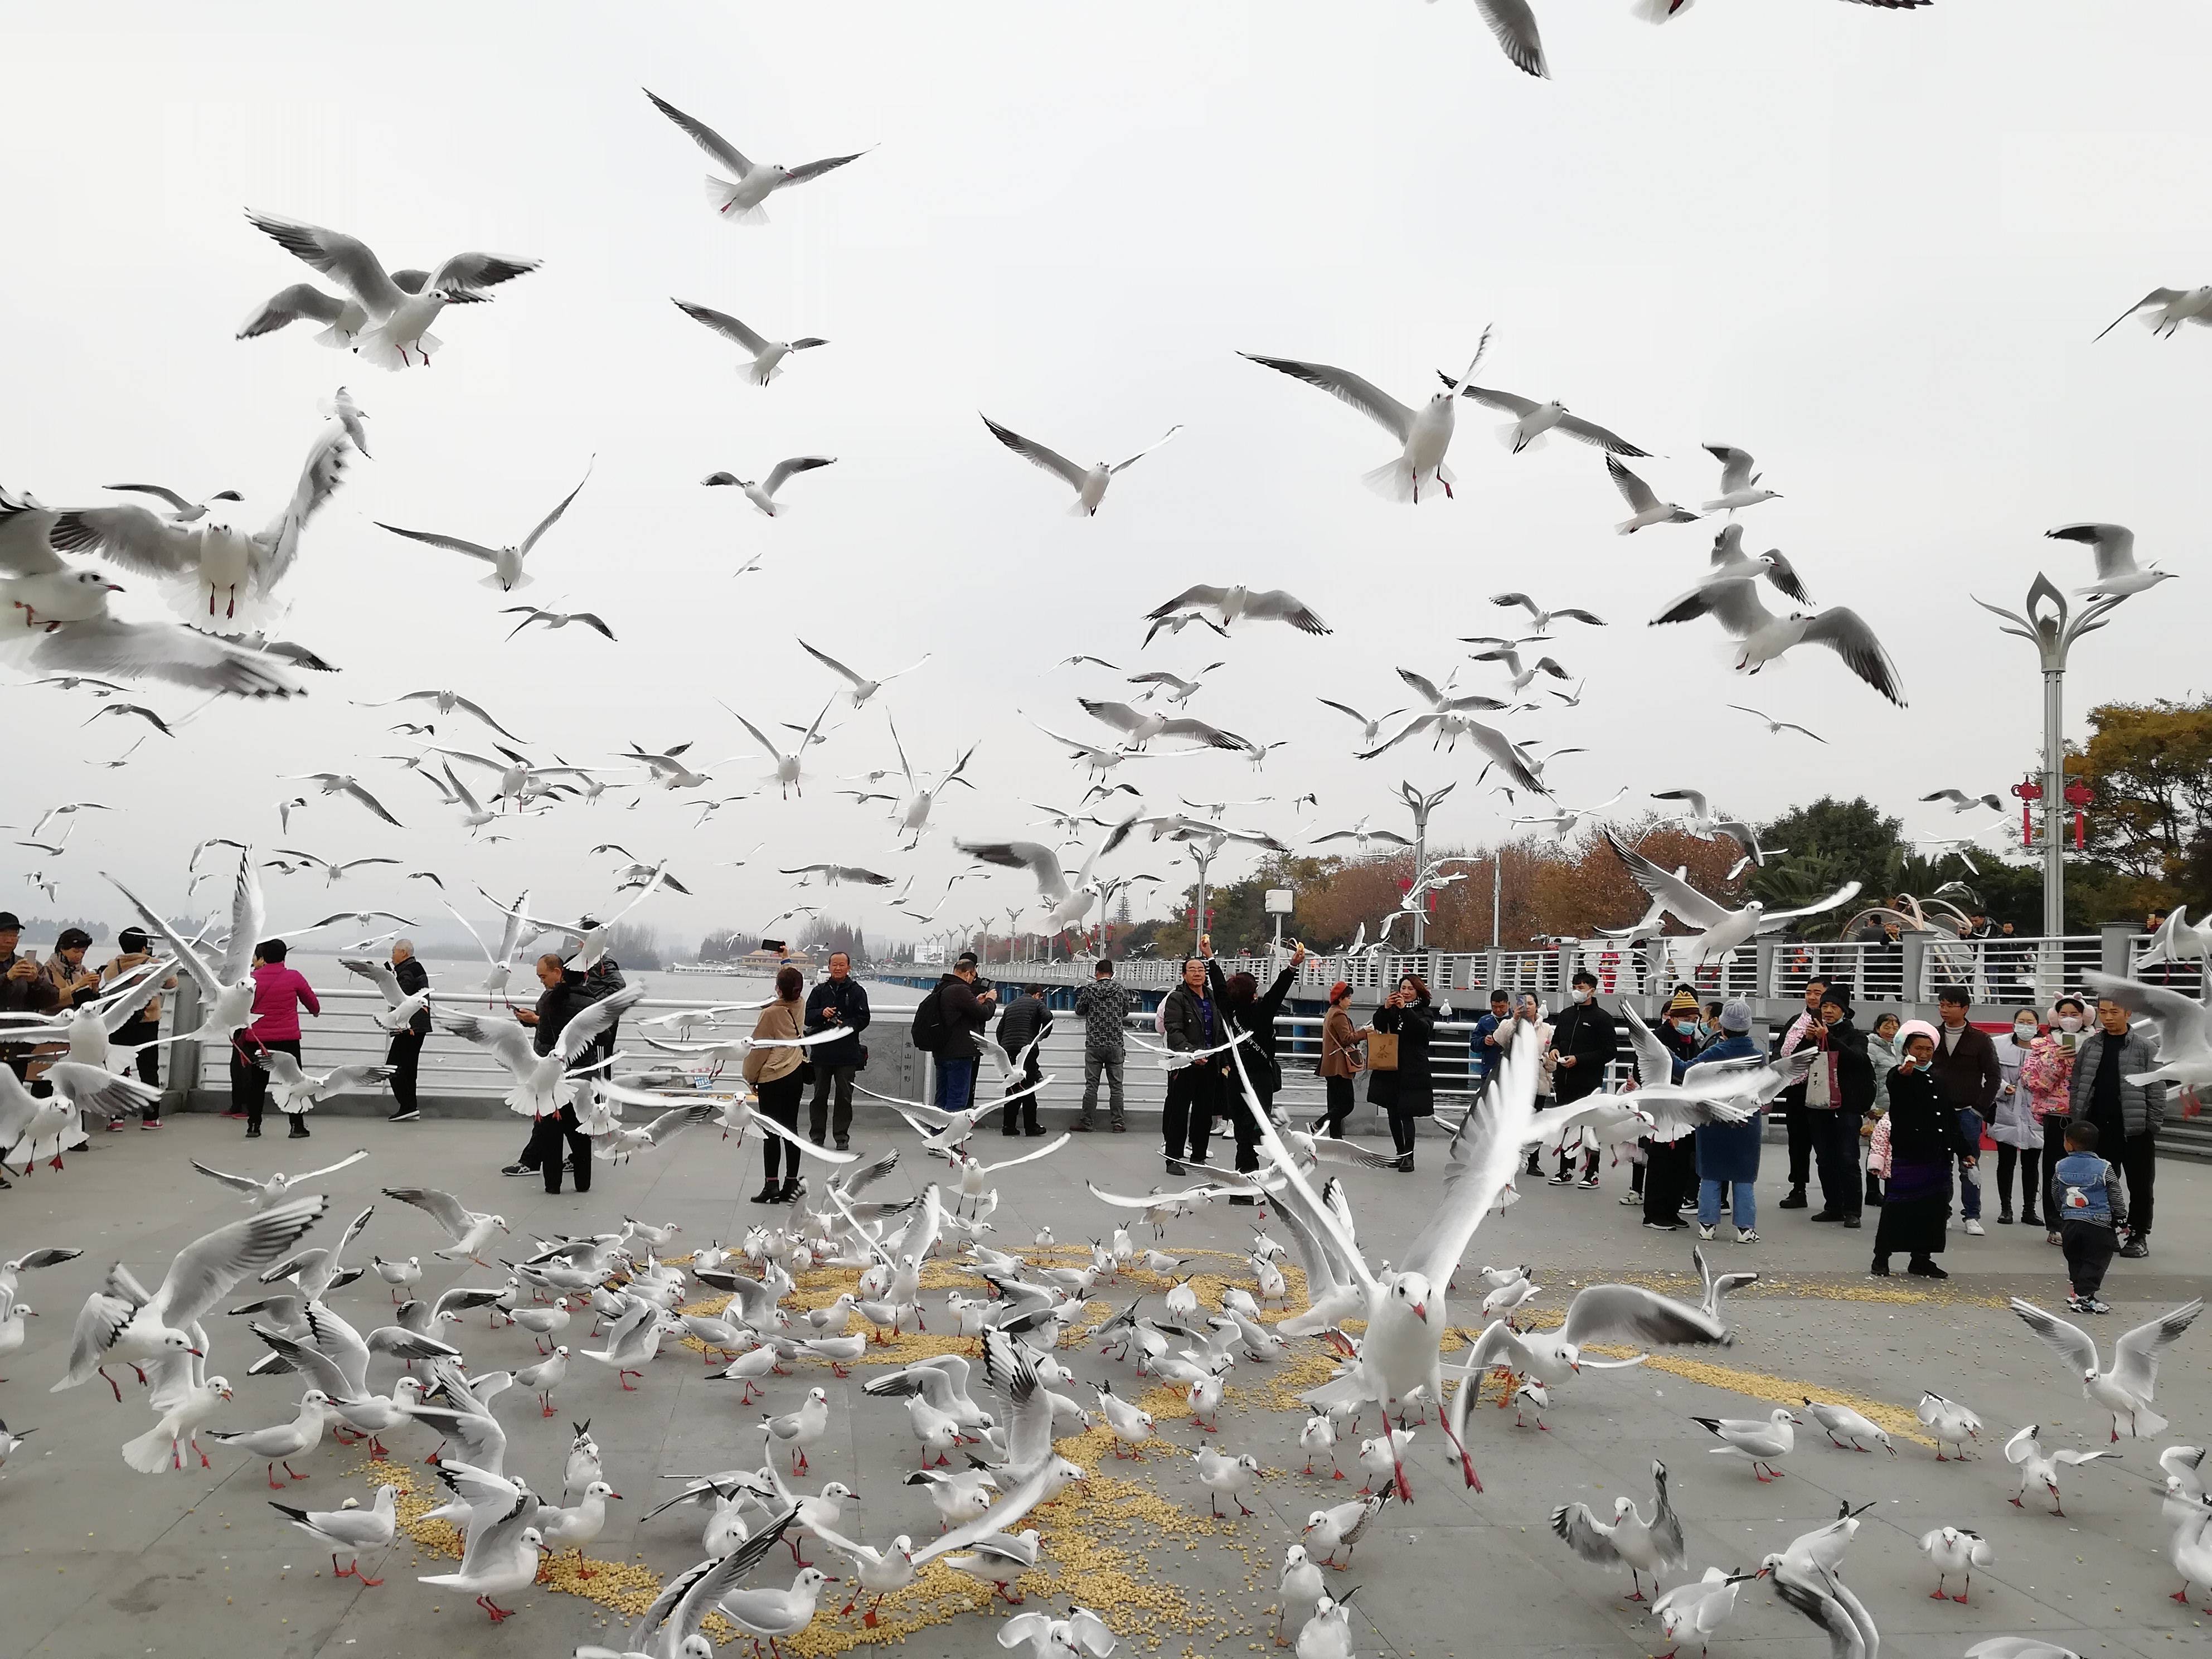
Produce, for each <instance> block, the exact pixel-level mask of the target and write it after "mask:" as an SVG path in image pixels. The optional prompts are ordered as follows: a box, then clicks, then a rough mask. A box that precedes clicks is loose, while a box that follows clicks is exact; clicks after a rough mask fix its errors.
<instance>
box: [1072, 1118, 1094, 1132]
mask: <svg viewBox="0 0 2212 1659" xmlns="http://www.w3.org/2000/svg"><path fill="white" fill-rule="evenodd" d="M1097 1127H1098V1126H1097V1124H1095V1123H1093V1122H1092V1121H1091V1120H1090V1119H1089V1118H1087V1117H1079V1118H1078V1119H1076V1120H1075V1121H1074V1122H1073V1123H1071V1124H1069V1125H1068V1126H1067V1129H1068V1133H1070V1134H1079V1135H1087V1134H1089V1133H1091V1131H1092V1130H1093V1129H1095V1128H1097Z"/></svg>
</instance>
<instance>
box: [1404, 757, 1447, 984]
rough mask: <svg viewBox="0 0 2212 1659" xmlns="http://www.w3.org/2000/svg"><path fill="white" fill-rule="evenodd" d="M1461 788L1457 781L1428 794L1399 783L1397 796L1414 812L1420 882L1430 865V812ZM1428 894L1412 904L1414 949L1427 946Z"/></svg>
mask: <svg viewBox="0 0 2212 1659" xmlns="http://www.w3.org/2000/svg"><path fill="white" fill-rule="evenodd" d="M1458 787H1459V785H1458V784H1457V783H1455V782H1454V783H1448V784H1446V785H1445V786H1444V787H1443V788H1441V789H1436V790H1431V792H1430V793H1427V794H1423V793H1421V792H1420V791H1419V790H1418V789H1416V788H1414V787H1413V785H1412V784H1411V783H1401V784H1400V785H1399V786H1398V798H1399V799H1401V800H1402V801H1404V802H1405V803H1406V805H1407V809H1408V810H1409V811H1411V812H1412V813H1413V879H1414V881H1415V883H1416V884H1419V881H1420V879H1421V878H1422V876H1423V875H1425V873H1426V872H1427V871H1428V867H1429V814H1430V813H1431V812H1432V811H1435V810H1436V805H1437V802H1438V801H1440V800H1442V799H1443V798H1444V797H1445V796H1446V795H1449V793H1451V792H1452V791H1453V790H1455V789H1456V788H1458ZM1428 943H1429V907H1428V896H1427V895H1426V894H1419V895H1416V896H1415V902H1414V905H1413V949H1414V950H1415V951H1425V950H1426V949H1427V948H1428Z"/></svg>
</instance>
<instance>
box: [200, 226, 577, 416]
mask: <svg viewBox="0 0 2212 1659" xmlns="http://www.w3.org/2000/svg"><path fill="white" fill-rule="evenodd" d="M246 220H247V222H249V223H251V224H252V226H253V228H255V229H256V230H258V231H262V232H264V233H265V234H268V235H269V236H270V237H272V238H273V239H275V240H276V245H277V246H279V247H281V248H283V250H284V251H285V252H287V253H289V254H290V255H291V256H292V257H293V258H295V259H299V260H301V261H303V262H304V263H305V264H307V265H309V266H311V267H313V269H314V270H319V271H320V272H321V273H322V274H323V275H324V276H328V277H330V278H331V280H332V281H333V282H335V283H337V284H338V286H339V287H341V288H343V289H345V290H346V292H347V293H349V295H352V296H353V301H354V307H355V308H357V309H358V310H359V312H360V314H361V320H362V323H368V324H373V325H374V326H373V327H369V328H368V329H366V330H362V328H361V324H360V323H352V324H351V331H352V334H353V337H352V338H351V339H350V342H349V343H350V344H351V345H352V347H353V349H354V352H355V355H356V356H359V357H361V358H362V359H363V360H364V361H366V362H372V363H374V364H375V365H376V366H377V367H378V368H392V369H398V368H407V367H409V366H410V364H411V363H413V362H414V361H415V358H416V357H419V358H421V359H422V363H423V366H424V367H426V368H427V367H428V365H429V362H430V354H431V353H432V352H434V351H435V350H437V349H438V347H439V344H440V342H439V339H438V337H437V336H436V335H435V334H433V333H431V332H430V331H429V330H430V325H431V324H432V323H434V322H435V321H436V320H437V319H438V316H439V313H441V312H443V311H444V310H445V308H446V307H447V306H448V305H478V304H482V303H483V302H484V301H488V300H489V299H490V298H491V296H490V295H488V294H486V293H485V292H483V290H484V289H488V288H492V287H495V286H496V285H497V284H499V283H504V282H508V281H511V280H512V279H513V278H514V277H517V276H525V275H526V274H527V273H529V272H531V271H533V270H537V269H538V261H537V260H535V259H510V258H506V257H505V256H504V255H501V254H497V253H456V254H454V255H453V258H450V259H447V261H446V262H445V264H441V265H440V266H439V267H438V268H437V270H435V271H433V272H431V273H430V275H429V276H428V277H427V278H426V279H425V280H424V281H422V283H419V284H416V285H415V286H413V287H408V286H404V285H403V284H402V283H399V282H398V280H397V279H396V278H395V277H394V276H392V275H390V274H387V273H386V270H385V269H384V264H383V262H382V261H381V260H380V259H379V258H377V257H376V255H375V254H374V252H371V251H370V249H369V246H368V244H367V243H366V242H363V241H362V240H359V239H358V238H356V237H352V236H348V235H346V234H344V233H343V232H342V231H336V230H325V229H324V228H322V227H321V226H320V225H310V224H304V223H301V222H300V221H298V220H296V219H280V218H278V217H276V216H275V215H273V214H266V213H252V212H249V213H248V214H247V215H246ZM310 292H313V290H310ZM278 298H279V299H280V300H281V299H282V298H283V295H279V296H278ZM270 303H271V305H274V304H275V303H276V302H275V301H271V302H270ZM267 314H268V307H264V311H263V313H261V315H259V316H256V317H254V318H252V319H249V320H248V322H247V324H246V328H245V329H243V330H241V331H240V337H241V338H242V337H245V336H246V334H249V333H267V332H269V331H270V328H257V327H256V326H255V325H256V324H257V323H259V322H260V321H261V320H262V318H263V317H264V316H266V315H267ZM284 320H285V321H289V320H291V319H290V318H289V317H288V318H286V319H284ZM328 320H330V321H331V322H332V323H333V324H334V325H337V326H338V327H339V328H340V329H346V328H347V326H348V325H349V322H350V321H351V319H350V312H349V308H345V307H342V308H341V311H340V314H339V315H338V316H337V317H336V318H333V319H328ZM282 326H283V323H282V322H275V323H271V324H270V327H271V328H275V327H282ZM410 350H412V351H413V353H414V354H415V356H413V357H410V356H408V353H409V352H410ZM340 430H341V431H343V426H341V428H340Z"/></svg>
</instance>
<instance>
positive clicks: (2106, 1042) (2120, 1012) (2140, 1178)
mask: <svg viewBox="0 0 2212 1659" xmlns="http://www.w3.org/2000/svg"><path fill="white" fill-rule="evenodd" d="M2157 1065H2158V1048H2157V1045H2156V1044H2155V1043H2154V1042H2153V1041H2152V1040H2151V1038H2150V1037H2149V1036H2148V1035H2147V1034H2146V1033H2144V1032H2142V1031H2140V1030H2136V1029H2135V1027H2134V1026H2133V1025H2132V1024H2130V1021H2129V1019H2128V1011H2127V1010H2126V1009H2125V1008H2124V1007H2122V1006H2120V1005H2119V1004H2118V1003H2117V1002H2114V1001H2112V1000H2110V999H2108V998H2101V997H2100V999H2098V1002H2097V1024H2096V1028H2095V1029H2094V1030H2092V1031H2090V1032H2089V1033H2088V1035H2087V1036H2084V1037H2083V1038H2082V1039H2081V1052H2080V1053H2079V1054H2077V1055H2076V1056H2075V1060H2074V1079H2073V1084H2072V1086H2071V1090H2070V1093H2071V1095H2072V1097H2073V1115H2074V1116H2075V1118H2076V1119H2081V1118H2087V1120H2088V1121H2090V1122H2092V1123H2093V1124H2095V1125H2096V1126H2097V1129H2098V1133H2099V1134H2100V1137H2101V1138H2100V1139H2099V1141H2098V1142H2097V1149H2098V1152H2100V1154H2101V1155H2102V1156H2103V1157H2104V1158H2106V1160H2108V1161H2109V1162H2111V1163H2113V1164H2118V1165H2119V1166H2120V1169H2121V1171H2122V1172H2123V1173H2124V1175H2125V1176H2126V1177H2127V1193H2128V1209H2127V1218H2126V1221H2125V1224H2124V1225H2125V1227H2126V1231H2127V1243H2124V1244H2123V1245H2121V1246H2120V1254H2121V1255H2124V1256H2127V1257H2130V1258H2131V1259H2134V1260H2138V1261H2139V1260H2141V1259H2142V1257H2144V1256H2147V1255H2149V1254H2150V1228H2151V1221H2152V1218H2153V1214H2154V1212H2153V1208H2152V1204H2153V1200H2154V1182H2155V1181H2156V1180H2157V1178H2158V1132H2159V1130H2160V1128H2161V1127H2164V1126H2165V1123H2166V1084H2165V1083H2164V1082H2162V1081H2161V1082H2157V1083H2134V1082H2130V1080H2129V1079H2131V1078H2136V1077H2140V1076H2142V1074H2143V1073H2147V1072H2151V1071H2154V1070H2155V1069H2156V1068H2157Z"/></svg>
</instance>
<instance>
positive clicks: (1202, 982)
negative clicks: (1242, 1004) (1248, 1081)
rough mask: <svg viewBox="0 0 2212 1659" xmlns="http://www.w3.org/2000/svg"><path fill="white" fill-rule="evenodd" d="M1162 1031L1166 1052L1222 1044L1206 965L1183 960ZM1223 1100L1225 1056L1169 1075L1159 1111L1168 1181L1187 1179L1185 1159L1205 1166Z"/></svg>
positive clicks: (1165, 1004)
mask: <svg viewBox="0 0 2212 1659" xmlns="http://www.w3.org/2000/svg"><path fill="white" fill-rule="evenodd" d="M1160 1030H1161V1032H1162V1034H1163V1035H1164V1036H1166V1038H1167V1041H1168V1047H1169V1048H1170V1049H1171V1050H1172V1051H1173V1052H1175V1053H1176V1054H1191V1053H1194V1052H1195V1051H1197V1050H1199V1049H1201V1048H1214V1047H1216V1046H1217V1045H1218V1044H1219V1042H1221V1038H1220V1037H1219V1036H1217V1035H1216V1033H1217V1032H1218V1031H1219V1030H1221V1016H1220V1011H1219V1010H1218V1007H1217V1006H1215V1004H1214V1000H1213V997H1212V990H1211V987H1209V986H1208V985H1207V983H1206V963H1205V962H1204V961H1203V960H1201V959H1200V958H1199V957H1184V958H1183V963H1182V984H1180V985H1178V986H1176V987H1175V989H1174V990H1172V991H1170V992H1169V993H1168V995H1167V1000H1166V1001H1164V1002H1163V1003H1161V1004H1160ZM1220 1100H1221V1056H1220V1055H1218V1054H1213V1055H1210V1056H1209V1057H1207V1058H1206V1059H1204V1060H1194V1061H1192V1062H1191V1063H1190V1064H1188V1065H1187V1066H1176V1068H1175V1069H1174V1070H1172V1071H1170V1073H1168V1097H1167V1103H1166V1104H1165V1105H1164V1106H1163V1107H1162V1108H1161V1109H1160V1133H1161V1135H1162V1137H1163V1139H1164V1140H1165V1142H1166V1146H1165V1148H1164V1150H1165V1151H1166V1153H1167V1168H1168V1173H1169V1174H1170V1175H1177V1176H1179V1175H1182V1174H1183V1173H1185V1170H1184V1167H1183V1159H1184V1158H1185V1157H1188V1158H1189V1159H1190V1161H1191V1162H1192V1163H1194V1164H1203V1163H1205V1162H1206V1142H1207V1140H1208V1139H1210V1138H1211V1137H1212V1133H1213V1114H1214V1112H1215V1110H1216V1109H1218V1106H1219V1104H1220Z"/></svg>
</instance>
